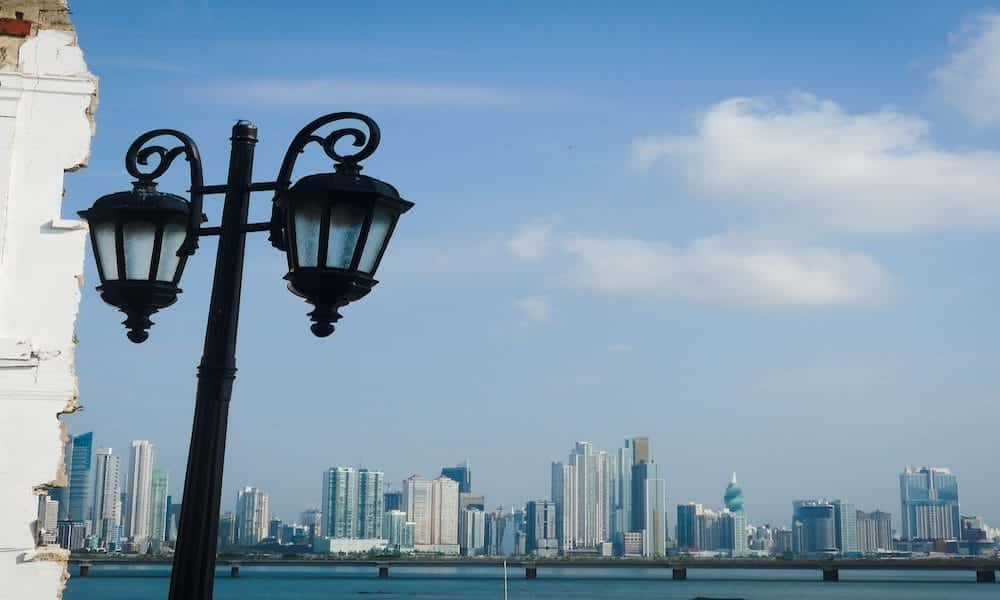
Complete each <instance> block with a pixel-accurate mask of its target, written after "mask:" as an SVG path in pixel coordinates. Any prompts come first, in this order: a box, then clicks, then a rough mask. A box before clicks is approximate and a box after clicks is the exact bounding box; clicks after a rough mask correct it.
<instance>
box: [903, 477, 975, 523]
mask: <svg viewBox="0 0 1000 600" xmlns="http://www.w3.org/2000/svg"><path fill="white" fill-rule="evenodd" d="M899 496H900V502H901V504H902V516H901V521H902V525H903V528H902V531H901V532H900V533H901V537H902V538H903V539H904V540H952V539H957V538H958V537H959V533H960V532H961V525H960V520H961V513H960V510H959V504H958V479H957V478H956V477H955V476H954V475H952V473H951V471H949V470H948V469H942V468H928V467H921V468H919V469H916V468H913V467H907V468H906V469H905V470H904V471H903V473H902V474H901V475H900V476H899Z"/></svg>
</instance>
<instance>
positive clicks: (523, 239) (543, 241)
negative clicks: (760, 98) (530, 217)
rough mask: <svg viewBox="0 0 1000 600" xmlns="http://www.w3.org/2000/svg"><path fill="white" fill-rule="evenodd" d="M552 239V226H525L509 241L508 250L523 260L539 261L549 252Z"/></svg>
mask: <svg viewBox="0 0 1000 600" xmlns="http://www.w3.org/2000/svg"><path fill="white" fill-rule="evenodd" d="M551 238H552V226H551V225H544V224H533V225H525V226H523V227H521V229H519V230H518V232H517V234H515V235H514V237H512V238H511V239H510V240H508V241H507V249H508V250H509V251H510V253H511V254H513V255H514V256H516V257H517V258H519V259H521V260H524V261H537V260H539V259H541V258H542V257H544V256H545V254H546V252H548V249H549V243H550V241H551Z"/></svg>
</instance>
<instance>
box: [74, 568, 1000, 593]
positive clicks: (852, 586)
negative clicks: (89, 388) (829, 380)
mask: <svg viewBox="0 0 1000 600" xmlns="http://www.w3.org/2000/svg"><path fill="white" fill-rule="evenodd" d="M168 573H169V568H168V567H163V566H151V567H143V566H129V567H108V566H95V567H94V568H92V569H91V571H90V576H89V577H86V578H82V577H72V578H71V579H70V581H69V583H68V584H67V586H66V594H65V596H64V598H65V599H66V600H154V599H155V600H163V599H165V598H166V596H167V584H168V580H167V576H168ZM240 574H241V576H240V577H239V578H236V579H234V578H231V577H229V571H228V569H226V570H223V569H220V570H219V572H218V578H217V580H216V586H215V589H216V592H215V598H216V600H258V599H259V600H265V599H267V600H339V599H346V598H352V599H354V600H362V599H364V598H372V599H376V598H378V599H381V598H386V599H390V598H414V599H417V600H436V599H441V600H458V599H461V600H480V599H486V598H491V599H492V598H503V579H502V574H501V571H500V570H499V569H494V568H487V567H484V568H481V569H479V568H476V569H471V568H463V569H451V568H436V569H405V568H393V570H392V572H391V577H390V578H389V579H377V578H376V577H375V574H374V569H351V568H326V567H242V568H241V572H240ZM688 576H689V577H690V579H688V580H687V581H672V580H670V574H669V572H666V573H657V572H655V571H652V570H646V569H635V570H633V569H613V570H612V569H559V570H558V571H557V570H555V569H549V570H545V569H539V572H538V579H536V580H534V581H528V580H525V579H523V572H522V571H520V570H516V569H512V570H511V577H510V598H511V600H520V599H527V598H531V599H532V600H535V599H542V600H547V599H553V600H554V599H560V600H561V599H570V598H572V599H581V600H590V599H598V598H623V599H640V598H641V599H646V598H662V599H664V600H672V599H678V600H680V599H684V600H692V599H693V598H696V597H698V596H708V597H713V598H744V599H746V600H844V599H856V600H872V599H879V600H881V599H885V600H893V599H899V600H904V599H905V600H929V599H932V598H933V599H942V600H966V599H973V598H991V599H998V598H1000V585H996V584H993V585H988V584H977V583H975V573H972V572H943V573H934V572H931V573H928V572H909V571H889V572H871V571H855V572H851V571H846V572H845V571H841V573H840V577H841V580H840V581H839V582H837V583H823V582H821V581H818V579H819V577H820V574H819V573H818V572H815V573H814V572H812V571H735V570H734V571H729V570H724V571H706V570H694V569H692V570H689V571H688Z"/></svg>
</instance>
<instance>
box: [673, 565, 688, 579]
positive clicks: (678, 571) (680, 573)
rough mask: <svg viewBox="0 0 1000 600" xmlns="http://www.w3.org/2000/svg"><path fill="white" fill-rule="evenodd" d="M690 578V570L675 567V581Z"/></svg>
mask: <svg viewBox="0 0 1000 600" xmlns="http://www.w3.org/2000/svg"><path fill="white" fill-rule="evenodd" d="M687 578H688V570H687V569H685V568H683V567H674V581H684V580H685V579H687Z"/></svg>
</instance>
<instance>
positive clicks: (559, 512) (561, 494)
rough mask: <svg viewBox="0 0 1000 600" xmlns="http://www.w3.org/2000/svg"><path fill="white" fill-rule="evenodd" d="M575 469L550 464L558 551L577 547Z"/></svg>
mask: <svg viewBox="0 0 1000 600" xmlns="http://www.w3.org/2000/svg"><path fill="white" fill-rule="evenodd" d="M576 482H577V478H576V467H574V466H573V465H571V464H563V463H561V462H554V463H552V501H553V502H554V503H555V505H556V536H557V537H558V539H559V549H560V551H561V552H564V553H565V552H566V551H568V550H570V549H572V548H574V547H576V545H577V520H576V508H577V498H576Z"/></svg>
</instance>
